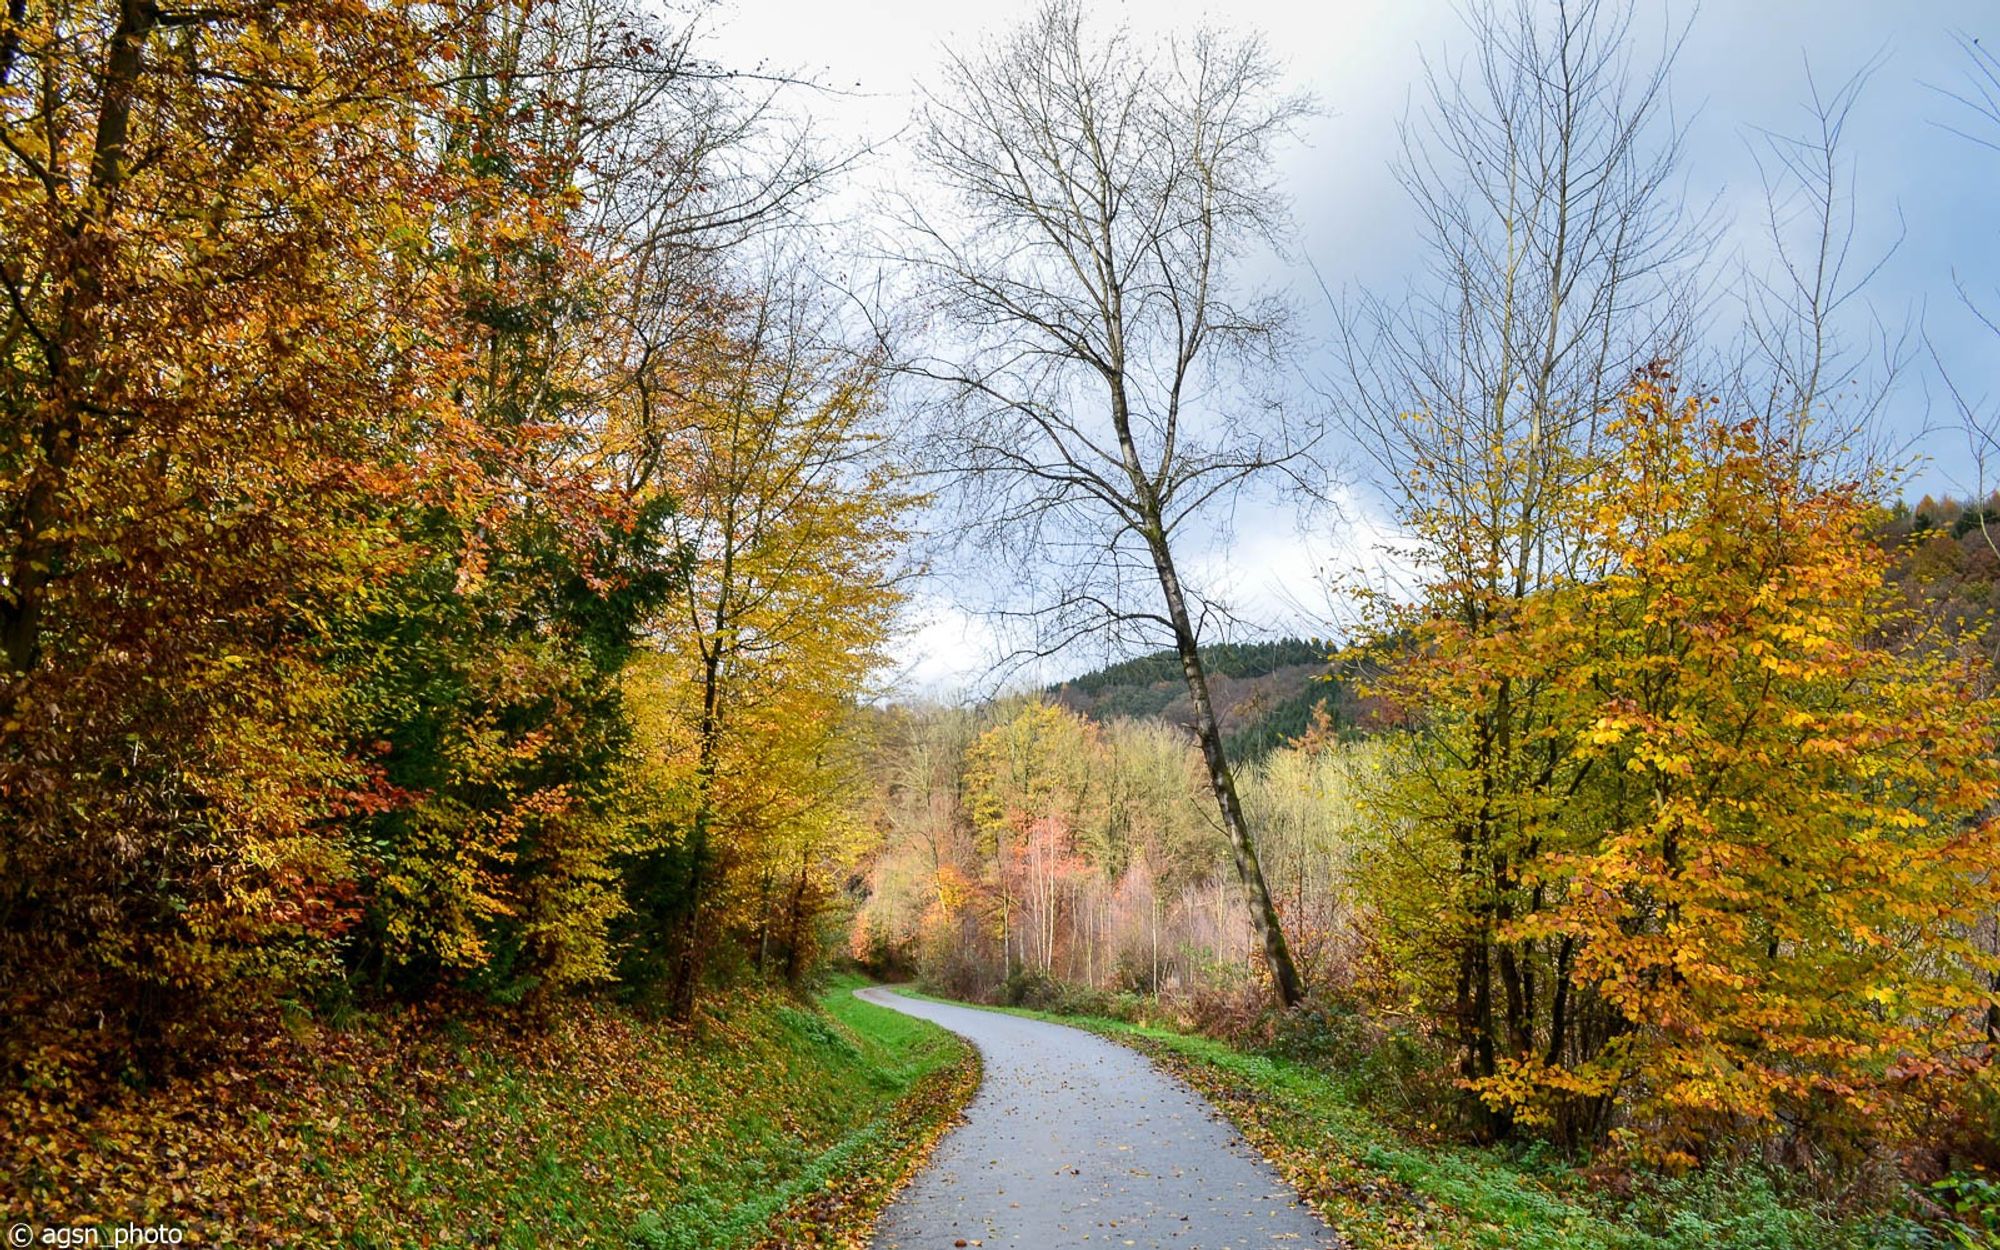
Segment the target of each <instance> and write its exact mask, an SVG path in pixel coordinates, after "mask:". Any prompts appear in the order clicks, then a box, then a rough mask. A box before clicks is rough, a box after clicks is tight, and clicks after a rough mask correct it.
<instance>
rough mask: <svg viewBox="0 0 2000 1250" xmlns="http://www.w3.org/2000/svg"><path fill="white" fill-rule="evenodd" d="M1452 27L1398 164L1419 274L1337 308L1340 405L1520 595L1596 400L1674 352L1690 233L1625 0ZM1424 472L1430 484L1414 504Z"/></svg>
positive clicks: (1402, 496)
mask: <svg viewBox="0 0 2000 1250" xmlns="http://www.w3.org/2000/svg"><path fill="white" fill-rule="evenodd" d="M1465 21H1466V28H1467V34H1468V36H1469V38H1470V42H1471V44H1472V47H1473V50H1472V52H1471V54H1470V56H1469V58H1468V60H1467V62H1466V63H1465V64H1463V65H1461V66H1458V67H1455V68H1447V67H1442V66H1440V65H1438V64H1437V63H1436V62H1429V63H1428V65H1427V70H1426V88H1427V93H1428V96H1429V100H1428V102H1427V107H1426V108H1425V110H1424V113H1423V115H1422V116H1421V117H1420V118H1419V119H1417V120H1414V121H1411V122H1408V123H1406V124H1405V125H1404V127H1403V151H1402V157H1401V159H1400V161H1399V162H1398V168H1397V173H1398V176H1399V178H1400V180H1401V182H1402V184H1403V186H1404V189H1405V190H1406V191H1407V193H1408V195H1409V200H1410V204H1411V207H1412V208H1413V209H1414V211H1415V212H1416V214H1417V217H1418V220H1419V222H1420V223H1421V228H1422V233H1423V239H1424V244H1425V247H1426V249H1427V251H1428V254H1429V262H1430V263H1429V266H1428V274H1427V278H1428V281H1421V280H1420V282H1419V284H1418V285H1417V286H1416V287H1415V288H1414V289H1413V290H1412V292H1411V293H1410V294H1409V295H1408V296H1407V297H1403V298H1400V299H1392V298H1383V297H1379V296H1374V295H1367V296H1363V297H1362V298H1361V299H1359V300H1358V301H1357V302H1356V303H1355V304H1354V305H1352V306H1351V307H1349V308H1347V309H1345V310H1343V313H1342V318H1341V326H1342V333H1341V337H1340V353H1339V368H1340V376H1338V377H1337V380H1336V382H1335V386H1336V389H1337V391H1338V393H1339V401H1340V402H1339V403H1338V405H1337V408H1338V411H1339V412H1340V413H1341V417H1342V424H1343V425H1344V426H1345V428H1346V431H1347V433H1348V435H1349V436H1350V440H1351V444H1352V446H1353V447H1354V448H1355V449H1356V450H1357V451H1358V452H1360V453H1361V454H1363V455H1365V456H1367V457H1369V458H1370V459H1372V460H1373V461H1374V462H1375V465H1376V467H1377V468H1378V470H1379V474H1378V480H1379V482H1380V484H1381V485H1382V486H1383V488H1384V489H1385V490H1386V491H1388V492H1389V493H1390V494H1391V495H1392V497H1394V499H1395V502H1396V503H1397V505H1398V506H1399V507H1403V508H1405V509H1408V508H1413V507H1417V506H1420V505H1421V506H1437V507H1444V508H1448V509H1452V510H1454V511H1455V512H1456V513H1457V514H1458V515H1457V518H1456V519H1457V521H1458V522H1459V526H1458V528H1460V529H1461V530H1462V531H1463V532H1477V533H1479V534H1482V535H1484V542H1483V544H1482V545H1481V547H1480V549H1479V550H1476V551H1472V552H1470V553H1469V554H1468V558H1470V559H1474V560H1476V561H1477V562H1478V563H1479V565H1480V567H1481V568H1483V569H1484V570H1486V573H1485V576H1484V577H1483V579H1482V580H1483V581H1484V582H1485V585H1486V588H1487V589H1489V590H1492V591H1495V592H1501V591H1504V592H1506V593H1511V594H1514V595H1519V594H1524V593H1527V592H1528V591H1529V590H1531V589H1533V588H1534V587H1535V586H1537V585H1538V584H1539V583H1540V580H1541V579H1542V578H1544V577H1546V576H1548V575H1550V574H1552V573H1556V572H1558V571H1560V570H1559V566H1560V565H1561V564H1562V562H1563V559H1564V554H1563V553H1562V552H1561V551H1560V550H1559V547H1560V544H1561V542H1562V540H1563V538H1564V536H1563V535H1561V534H1559V533H1554V532H1551V531H1550V530H1549V528H1548V526H1547V525H1546V524H1545V523H1544V520H1543V518H1544V517H1545V516H1546V514H1547V511H1548V509H1547V504H1548V502H1549V500H1550V499H1551V498H1552V497H1553V496H1554V495H1555V493H1557V492H1559V491H1561V490H1562V489H1563V488H1564V486H1565V484H1566V480H1567V476H1568V474H1570V473H1572V472H1574V471H1575V470H1576V468H1577V466H1578V463H1579V460H1580V459H1581V458H1582V457H1583V456H1584V455H1585V454H1587V452H1588V449H1589V448H1590V447H1591V446H1593V445H1594V443H1595V440H1596V437H1597V434H1598V428H1599V417H1600V415H1601V413H1602V412H1603V410H1604V409H1605V407H1606V406H1607V405H1608V404H1609V402H1610V401H1611V399H1612V398H1613V397H1614V396H1615V395H1616V394H1617V392H1618V390H1619V389H1620V388H1621V387H1623V386H1624V384H1625V382H1626V380H1627V379H1628V378H1629V377H1630V376H1631V374H1632V372H1633V370H1635V369H1637V368H1639V367H1640V366H1642V365H1644V364H1646V363H1647V362H1649V361H1650V360H1653V359H1655V358H1656V357H1660V356H1663V355H1671V354H1673V353H1674V352H1675V351H1677V350H1678V349H1680V348H1682V347H1684V346H1685V344H1686V342H1687V338H1688V330H1687V327H1688V324H1689V322H1690V321H1691V319H1692V315H1693V305H1694V302H1695V298H1696V289H1695V286H1694V283H1693V281H1692V280H1691V277H1690V274H1691V269H1692V266H1691V262H1692V261H1693V260H1694V259H1695V258H1696V256H1697V255H1698V254H1699V252H1700V250H1701V249H1702V247H1703V245H1704V243H1705V242H1706V237H1705V233H1704V231H1703V230H1702V229H1700V228H1699V226H1698V225H1696V224H1693V223H1690V221H1689V220H1688V219H1687V217H1686V215H1685V214H1684V213H1683V212H1682V211H1681V210H1680V209H1679V207H1678V206H1677V205H1678V200H1679V194H1678V193H1679V188H1678V187H1677V186H1676V185H1675V177H1676V171H1677V166H1678V163H1679V157H1680V144H1681V132H1680V130H1679V128H1678V127H1677V126H1676V124H1675V123H1674V121H1673V119H1672V117H1671V116H1670V108H1669V101H1668V99H1667V85H1668V81H1669V72H1670V70H1671V68H1672V63H1673V57H1674V53H1675V52H1676V51H1677V49H1678V43H1679V41H1678V39H1677V38H1674V37H1673V36H1671V35H1669V36H1668V37H1667V39H1666V42H1665V43H1664V45H1663V46H1662V48H1661V49H1660V51H1659V54H1658V55H1657V57H1655V58H1653V59H1651V60H1648V61H1646V62H1645V63H1643V64H1635V63H1634V59H1633V55H1632V46H1633V43H1634V30H1633V27H1634V12H1633V5H1632V4H1631V3H1629V0H1558V3H1556V4H1554V5H1553V6H1548V5H1544V4H1541V3H1537V2H1535V0H1501V2H1500V3H1487V4H1480V5H1474V6H1472V7H1469V8H1468V9H1467V10H1466V13H1465ZM1410 414H1415V415H1417V416H1418V417H1420V418H1421V419H1419V420H1409V419H1406V418H1407V417H1408V416H1409V415H1410ZM1425 463H1428V464H1432V465H1435V466H1438V468H1439V470H1440V471H1441V473H1443V474H1444V476H1443V477H1442V478H1440V479H1439V480H1437V481H1436V482H1435V489H1433V490H1431V491H1429V492H1428V494H1427V495H1426V496H1425V498H1424V499H1423V500H1421V501H1419V500H1417V499H1414V498H1412V497H1411V496H1410V495H1409V494H1408V493H1407V492H1408V491H1409V490H1410V486H1409V483H1410V481H1411V476H1410V475H1411V471H1412V469H1413V468H1415V467H1416V466H1417V465H1419V464H1425Z"/></svg>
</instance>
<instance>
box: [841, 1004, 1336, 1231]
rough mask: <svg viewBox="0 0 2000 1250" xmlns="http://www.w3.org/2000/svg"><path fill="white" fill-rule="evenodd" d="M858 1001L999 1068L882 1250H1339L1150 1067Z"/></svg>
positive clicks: (960, 1012)
mask: <svg viewBox="0 0 2000 1250" xmlns="http://www.w3.org/2000/svg"><path fill="white" fill-rule="evenodd" d="M857 997H860V998H864V999H866V1000H868V1001H869V1002H871V1003H875V1004H877V1005H878V1006H883V1007H892V1008H894V1009H895V1010H897V1011H902V1012H907V1013H909V1014H910V1015H913V1016H921V1017H922V1018H924V1019H926V1020H933V1021H936V1022H937V1023H939V1024H941V1025H943V1026H944V1027H946V1028H948V1029H950V1030H951V1031H952V1032H954V1033H958V1034H960V1035H962V1036H964V1037H966V1038H967V1039H969V1040H970V1041H971V1042H972V1043H973V1044H974V1045H976V1046H978V1047H979V1050H980V1054H981V1056H982V1057H983V1059H984V1060H985V1067H986V1079H985V1080H984V1081H983V1082H982V1083H981V1085H980V1087H979V1093H978V1095H977V1096H976V1097H974V1098H973V1100H972V1106H971V1107H970V1108H968V1109H967V1112H966V1119H965V1123H963V1124H961V1125H960V1126H959V1127H957V1128H956V1129H953V1130H952V1131H951V1133H950V1134H949V1135H947V1136H946V1137H945V1139H944V1140H943V1141H942V1142H940V1143H939V1144H938V1148H937V1153H936V1154H934V1155H932V1156H931V1162H930V1166H929V1167H928V1168H926V1169H925V1170H924V1172H923V1174H922V1175H920V1176H918V1177H917V1179H916V1180H915V1181H913V1182H911V1184H910V1186H909V1188H907V1189H905V1190H904V1191H903V1192H902V1193H901V1194H900V1195H898V1196H897V1198H896V1200H895V1202H893V1203H891V1204H890V1206H889V1209H888V1210H887V1211H885V1212H883V1215H882V1222H881V1224H880V1226H879V1227H878V1228H877V1229H876V1231H875V1241H874V1247H875V1250H946V1248H949V1247H953V1246H955V1245H968V1246H989V1247H992V1246H1001V1247H1022V1248H1023V1250H1059V1248H1061V1247H1070V1246H1087V1247H1093V1248H1094V1247H1098V1246H1112V1247H1116V1246H1137V1247H1146V1246H1153V1247H1168V1248H1171V1250H1251V1248H1253V1247H1263V1246H1297V1247H1314V1248H1318V1247H1330V1246H1338V1245H1339V1244H1340V1242H1339V1239H1338V1238H1337V1237H1335V1235H1334V1234H1333V1233H1332V1232H1331V1231H1330V1230H1329V1229H1328V1228H1327V1227H1326V1225H1325V1224H1323V1223H1321V1222H1320V1219H1319V1217H1318V1216H1316V1215H1314V1214H1313V1213H1312V1212H1311V1211H1310V1210H1308V1209H1307V1208H1306V1207H1305V1206H1303V1205H1301V1204H1300V1202H1299V1200H1298V1196H1297V1195H1296V1194H1294V1193H1293V1192H1292V1191H1291V1189H1290V1188H1289V1187H1288V1186H1287V1185H1286V1184H1285V1183H1284V1182H1283V1181H1282V1180H1280V1179H1279V1178H1278V1176H1277V1174H1276V1173H1274V1172H1273V1171H1272V1170H1271V1168H1270V1165H1268V1164H1267V1163H1265V1162H1264V1160H1263V1159H1262V1158H1261V1157H1260V1156H1259V1155H1257V1154H1256V1152H1255V1151H1253V1150H1251V1149H1250V1148H1249V1147H1248V1146H1247V1145H1245V1144H1244V1143H1243V1141H1242V1139H1241V1138H1239V1137H1238V1136H1237V1135H1236V1133H1235V1131H1234V1130H1233V1129H1232V1128H1231V1127H1230V1125H1229V1123H1228V1122H1227V1121H1226V1120H1224V1119H1222V1118H1221V1116H1220V1115H1218V1114H1217V1113H1216V1111H1215V1109H1214V1108H1213V1107H1211V1106H1209V1105H1208V1103H1207V1102H1205V1101H1203V1100H1202V1098H1201V1097H1200V1096H1199V1095H1197V1094H1195V1093H1194V1092H1192V1091H1191V1090H1189V1089H1188V1088H1187V1087H1186V1086H1184V1085H1182V1084H1181V1083H1180V1082H1179V1081H1176V1080H1174V1079H1172V1078H1171V1077H1169V1076H1167V1075H1165V1074H1164V1073H1162V1072H1161V1071H1160V1070H1159V1069H1157V1068H1155V1067H1154V1066H1153V1065H1152V1064H1151V1063H1149V1062H1147V1061H1146V1059H1145V1058H1144V1056H1142V1055H1140V1054H1138V1053H1137V1052H1135V1051H1131V1050H1127V1049H1126V1048H1125V1047H1123V1046H1119V1045H1116V1044H1115V1043H1112V1042H1108V1041H1105V1040H1104V1039H1103V1038H1101V1037H1098V1036H1096V1035H1095V1034H1091V1033H1086V1032H1084V1031H1082V1030H1081V1029H1072V1028H1068V1027H1066V1026H1064V1025H1060V1024H1046V1023H1044V1022H1042V1021H1040V1020H1027V1019H1023V1018H1022V1017H1019V1016H1009V1015H1002V1014H1001V1013H999V1012H993V1011H980V1010H978V1009H976V1008H971V1007H958V1006H952V1005H949V1004H945V1003H932V1002H925V1001H922V1000H919V999H912V998H904V997H903V996H901V995H900V994H897V993H895V992H893V991H891V990H884V989H866V990H862V991H860V992H859V994H858V995H857ZM961 1239H962V1240H961Z"/></svg>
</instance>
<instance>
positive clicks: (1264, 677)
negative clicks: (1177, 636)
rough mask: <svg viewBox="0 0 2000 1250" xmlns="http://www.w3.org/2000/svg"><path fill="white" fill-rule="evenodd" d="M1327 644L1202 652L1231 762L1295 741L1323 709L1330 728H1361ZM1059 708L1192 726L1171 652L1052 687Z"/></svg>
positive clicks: (1230, 646) (1236, 646)
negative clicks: (1329, 719)
mask: <svg viewBox="0 0 2000 1250" xmlns="http://www.w3.org/2000/svg"><path fill="white" fill-rule="evenodd" d="M1335 649H1336V648H1335V647H1334V645H1333V644H1331V643H1326V642H1317V641H1308V640H1306V639H1300V638H1288V639H1284V640H1282V641H1279V642H1253V643H1222V644H1218V645H1215V646H1211V647H1204V648H1202V659H1203V662H1204V663H1205V664H1206V666H1207V669H1208V676H1209V682H1210V686H1211V690H1212V693H1213V697H1214V699H1215V702H1216V710H1217V714H1218V716H1220V718H1221V721H1222V728H1223V732H1224V733H1225V734H1226V735H1228V745H1229V753H1230V758H1232V759H1245V760H1248V759H1256V758H1258V757H1260V756H1262V755H1264V754H1266V753H1267V752H1269V751H1272V750H1274V749H1276V748H1277V747H1280V746H1283V745H1284V744H1285V743H1286V742H1288V741H1289V740H1291V739H1293V738H1297V737H1300V736H1302V735H1304V734H1305V732H1306V731H1307V730H1308V729H1309V728H1310V727H1311V726H1312V724H1313V716H1314V711H1315V709H1317V708H1319V707H1321V706H1322V705H1324V707H1325V708H1326V711H1327V715H1328V716H1329V717H1330V718H1331V721H1332V723H1333V725H1335V726H1337V727H1343V728H1354V727H1358V726H1360V725H1362V724H1363V723H1365V720H1366V716H1367V711H1366V704H1365V703H1364V701H1363V700H1361V699H1360V698H1359V697H1358V696H1357V695H1356V694H1355V693H1354V691H1353V683H1352V674H1351V672H1349V673H1346V675H1345V676H1343V675H1342V674H1343V671H1344V670H1343V669H1342V668H1341V667H1340V666H1337V665H1336V664H1334V663H1333V659H1332V657H1333V654H1334V651H1335ZM1048 695H1049V697H1050V698H1051V699H1052V700H1053V701H1055V702H1056V703H1059V704H1061V705H1062V706H1064V707H1066V708H1068V709H1070V710H1071V711H1073V712H1080V713H1082V714H1083V715H1085V716H1088V717H1090V718H1091V719H1093V720H1096V721H1100V722H1103V721H1112V720H1117V719H1119V718H1121V717H1123V718H1129V719H1132V720H1157V721H1161V722H1163V723H1165V724H1169V725H1181V726H1186V725H1190V724H1192V723H1193V720H1192V709H1191V707H1190V706H1189V701H1188V692H1187V681H1186V678H1185V677H1184V676H1183V675H1182V672H1181V662H1180V657H1179V656H1177V655H1175V654H1174V653H1173V652H1170V651H1162V652H1158V653H1156V654H1154V655H1149V656H1143V657H1141V658H1139V659H1136V660H1126V661H1123V662H1122V663H1118V664H1110V665H1106V666H1105V667H1104V668H1101V669H1097V670H1095V671H1094V672H1089V673H1085V674H1083V675H1082V676H1080V677H1072V678H1070V679H1069V680H1067V681H1064V682H1060V683H1058V684H1056V685H1054V686H1052V687H1050V688H1049V691H1048Z"/></svg>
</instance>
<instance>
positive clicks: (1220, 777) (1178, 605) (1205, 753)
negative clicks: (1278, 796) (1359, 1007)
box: [1153, 538, 1306, 1007]
mask: <svg viewBox="0 0 2000 1250" xmlns="http://www.w3.org/2000/svg"><path fill="white" fill-rule="evenodd" d="M1153 563H1154V566H1155V567H1156V568H1157V569H1158V570H1159V574H1160V590H1161V591H1162V592H1163V593H1164V594H1165V595H1166V600H1167V615H1168V619H1169V620H1171V621H1172V623H1173V630H1174V650H1175V651H1176V652H1177V653H1178V654H1179V655H1180V660H1181V673H1182V675H1183V676H1185V677H1186V679H1187V688H1188V697H1189V698H1190V699H1192V700H1193V701H1194V732H1195V737H1196V738H1197V739H1199V740H1200V742H1201V758H1202V762H1203V763H1204V764H1206V765H1207V766H1208V786H1209V789H1210V790H1211V791H1213V792H1214V794H1215V805H1216V807H1217V808H1218V809H1220V811H1221V813H1222V827H1223V830H1224V831H1225V832H1226V833H1227V834H1228V835H1229V849H1230V852H1231V854H1232V856H1233V858H1234V859H1235V861H1236V876H1237V879H1238V880H1239V881H1241V882H1242V883H1243V888H1244V890H1245V892H1247V893H1248V894H1249V896H1250V919H1251V922H1252V924H1253V925H1255V927H1256V929H1257V937H1258V939H1259V940H1260V941H1261V942H1262V943H1263V945H1264V962H1265V964H1266V965H1268V966H1269V967H1270V969H1271V980H1272V982H1273V983H1274V984H1275V985H1276V987H1277V991H1278V1001H1279V1002H1281V1003H1283V1004H1284V1005H1285V1006H1287V1007H1295V1006H1297V1005H1298V1004H1299V1002H1300V1001H1301V1000H1303V999H1304V998H1305V995H1306V991H1305V985H1304V984H1303V983H1302V982H1301V981H1300V980H1299V970H1298V966H1297V965H1296V964H1294V963H1293V962H1292V948H1291V946H1290V945H1289V944H1288V943H1286V941H1285V931H1284V929H1283V928H1282V927H1281V926H1280V925H1279V923H1278V906H1277V904H1276V903H1274V902H1272V900H1271V888H1270V886H1269V885H1267V884H1266V883H1265V881H1264V867H1263V865H1262V864H1260V863H1259V862H1258V861H1257V846H1256V843H1255V842H1253V841H1252V840H1251V837H1250V822H1249V821H1248V820H1246V819H1245V818H1244V816H1243V803H1242V801H1241V800H1240V799H1238V798H1237V796H1236V778H1235V777H1234V776H1233V775H1232V774H1231V773H1230V771H1229V759H1228V756H1227V755H1226V754H1225V753H1224V751H1223V747H1222V726H1221V725H1220V724H1218V723H1217V721H1216V719H1215V705H1214V704H1213V703H1211V702H1210V700H1209V696H1208V670H1207V669H1206V668H1205V667H1204V666H1203V664H1202V662H1201V649H1200V647H1199V646H1198V645H1197V644H1196V641H1195V634H1194V627H1193V624H1192V623H1191V621H1190V620H1189V617H1188V610H1187V596H1186V595H1185V594H1183V593H1182V591H1181V582H1180V576H1179V574H1178V573H1177V572H1176V571H1175V569H1174V561H1173V555H1172V553H1171V552H1169V551H1168V550H1167V546H1166V542H1165V540H1164V538H1161V539H1159V540H1157V541H1155V542H1154V543H1153Z"/></svg>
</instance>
